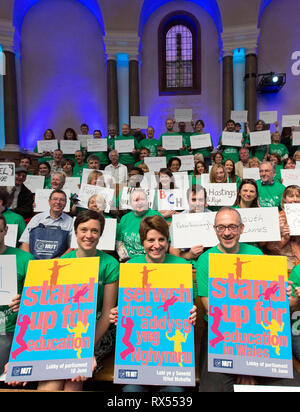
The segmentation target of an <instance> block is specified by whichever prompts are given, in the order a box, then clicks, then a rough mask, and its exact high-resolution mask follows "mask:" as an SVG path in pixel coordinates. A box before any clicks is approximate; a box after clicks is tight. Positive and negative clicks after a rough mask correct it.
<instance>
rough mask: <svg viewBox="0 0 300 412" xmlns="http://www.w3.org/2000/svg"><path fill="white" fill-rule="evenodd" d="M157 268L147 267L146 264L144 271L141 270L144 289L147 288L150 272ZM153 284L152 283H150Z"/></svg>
mask: <svg viewBox="0 0 300 412" xmlns="http://www.w3.org/2000/svg"><path fill="white" fill-rule="evenodd" d="M154 270H156V269H147V266H144V268H143V271H142V272H141V274H142V275H143V286H142V287H143V289H145V287H146V286H147V285H148V276H149V273H150V272H153V271H154ZM150 286H151V284H150Z"/></svg>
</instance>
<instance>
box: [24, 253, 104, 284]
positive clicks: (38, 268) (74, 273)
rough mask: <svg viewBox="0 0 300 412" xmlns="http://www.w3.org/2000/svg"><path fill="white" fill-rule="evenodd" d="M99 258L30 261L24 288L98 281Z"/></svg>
mask: <svg viewBox="0 0 300 412" xmlns="http://www.w3.org/2000/svg"><path fill="white" fill-rule="evenodd" d="M99 264H100V258H99V257H91V258H73V259H49V260H31V261H30V262H29V265H28V269H27V275H26V279H25V287H30V286H42V284H43V283H44V282H45V281H48V283H49V285H50V286H51V285H52V286H56V285H72V284H82V283H88V282H89V280H90V279H91V278H92V279H98V273H99Z"/></svg>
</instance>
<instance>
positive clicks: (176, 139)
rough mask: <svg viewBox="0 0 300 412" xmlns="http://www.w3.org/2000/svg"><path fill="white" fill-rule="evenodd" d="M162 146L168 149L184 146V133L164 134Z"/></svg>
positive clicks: (177, 148)
mask: <svg viewBox="0 0 300 412" xmlns="http://www.w3.org/2000/svg"><path fill="white" fill-rule="evenodd" d="M162 146H163V148H165V149H166V150H179V149H180V148H181V147H182V135H175V134H174V135H171V136H162Z"/></svg>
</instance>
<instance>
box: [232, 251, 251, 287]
mask: <svg viewBox="0 0 300 412" xmlns="http://www.w3.org/2000/svg"><path fill="white" fill-rule="evenodd" d="M245 263H250V261H249V260H248V261H247V262H242V261H241V259H240V258H239V257H237V258H236V263H234V266H236V272H235V273H236V280H237V281H239V280H240V279H241V278H242V269H243V265H244V264H245Z"/></svg>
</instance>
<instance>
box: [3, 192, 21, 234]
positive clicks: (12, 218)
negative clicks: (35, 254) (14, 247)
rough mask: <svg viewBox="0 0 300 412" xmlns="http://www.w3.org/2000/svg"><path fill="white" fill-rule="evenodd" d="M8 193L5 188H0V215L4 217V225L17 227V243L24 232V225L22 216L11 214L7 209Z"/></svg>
mask: <svg viewBox="0 0 300 412" xmlns="http://www.w3.org/2000/svg"><path fill="white" fill-rule="evenodd" d="M8 198H9V193H8V191H7V190H6V188H5V187H2V188H0V214H1V215H2V216H4V217H5V220H6V223H7V224H11V225H18V232H17V242H19V239H20V237H21V235H22V233H23V232H24V230H25V227H26V223H25V220H24V218H23V216H21V215H18V214H17V213H14V212H12V211H11V210H9V209H8V208H7V204H8Z"/></svg>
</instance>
